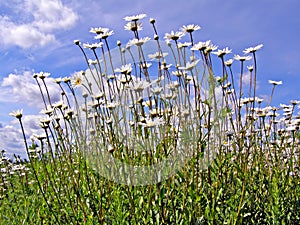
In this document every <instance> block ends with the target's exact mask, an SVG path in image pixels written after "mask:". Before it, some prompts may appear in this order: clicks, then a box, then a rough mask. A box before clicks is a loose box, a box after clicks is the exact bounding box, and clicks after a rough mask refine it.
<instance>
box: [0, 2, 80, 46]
mask: <svg viewBox="0 0 300 225" xmlns="http://www.w3.org/2000/svg"><path fill="white" fill-rule="evenodd" d="M12 5H13V7H16V8H18V12H19V13H21V14H22V15H23V16H22V17H26V18H31V19H28V21H26V22H24V21H22V20H21V19H19V17H18V16H12V15H4V16H0V21H1V22H0V41H1V40H2V44H4V45H5V46H11V45H16V46H19V47H21V48H24V49H27V48H31V47H34V46H45V45H46V44H49V43H51V42H54V41H55V35H54V34H53V33H51V32H54V31H55V30H61V29H68V28H70V27H72V26H73V25H74V24H75V23H76V21H77V19H78V15H77V14H76V13H75V12H73V10H72V9H70V8H68V7H67V6H65V5H63V3H62V2H61V0H47V1H46V0H27V1H25V2H21V3H20V2H19V3H18V4H17V5H15V4H12ZM20 9H21V10H20Z"/></svg>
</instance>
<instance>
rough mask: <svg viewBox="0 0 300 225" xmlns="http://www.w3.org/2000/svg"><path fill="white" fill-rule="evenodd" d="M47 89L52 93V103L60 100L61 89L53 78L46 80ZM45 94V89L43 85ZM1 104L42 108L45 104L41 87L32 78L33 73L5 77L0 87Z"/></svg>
mask: <svg viewBox="0 0 300 225" xmlns="http://www.w3.org/2000/svg"><path fill="white" fill-rule="evenodd" d="M45 82H46V85H47V88H48V90H49V92H50V96H51V101H52V102H55V101H58V100H60V94H61V91H60V88H59V87H58V85H57V84H56V83H55V79H54V78H51V77H47V78H45ZM41 86H42V90H43V92H44V93H46V92H45V91H46V90H45V87H44V86H43V85H42V83H41ZM0 102H11V103H20V102H22V103H24V104H27V105H28V106H35V107H39V108H42V107H43V102H42V97H41V93H40V90H39V87H38V85H37V83H36V81H35V79H34V78H33V77H32V72H30V71H25V72H24V73H23V74H21V75H19V74H9V75H8V76H7V77H4V78H3V80H2V82H1V85H0Z"/></svg>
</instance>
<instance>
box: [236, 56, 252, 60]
mask: <svg viewBox="0 0 300 225" xmlns="http://www.w3.org/2000/svg"><path fill="white" fill-rule="evenodd" d="M234 59H236V60H239V61H241V62H243V61H246V60H250V59H252V57H251V56H249V55H248V56H240V55H235V56H234Z"/></svg>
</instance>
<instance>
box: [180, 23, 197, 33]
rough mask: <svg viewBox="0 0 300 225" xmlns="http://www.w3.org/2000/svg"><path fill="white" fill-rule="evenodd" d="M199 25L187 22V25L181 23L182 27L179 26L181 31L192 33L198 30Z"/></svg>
mask: <svg viewBox="0 0 300 225" xmlns="http://www.w3.org/2000/svg"><path fill="white" fill-rule="evenodd" d="M200 29H201V27H200V26H198V25H195V24H189V25H183V26H182V28H181V31H182V32H185V33H192V32H194V31H196V30H200Z"/></svg>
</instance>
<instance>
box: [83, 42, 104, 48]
mask: <svg viewBox="0 0 300 225" xmlns="http://www.w3.org/2000/svg"><path fill="white" fill-rule="evenodd" d="M102 46H103V43H102V42H98V43H93V44H89V43H85V44H83V47H84V48H89V49H96V48H101V47H102Z"/></svg>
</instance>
